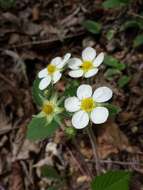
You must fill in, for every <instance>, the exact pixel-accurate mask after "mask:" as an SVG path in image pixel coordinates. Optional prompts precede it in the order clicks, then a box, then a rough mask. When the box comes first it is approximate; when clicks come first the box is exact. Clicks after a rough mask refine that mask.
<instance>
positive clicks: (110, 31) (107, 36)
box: [106, 29, 116, 41]
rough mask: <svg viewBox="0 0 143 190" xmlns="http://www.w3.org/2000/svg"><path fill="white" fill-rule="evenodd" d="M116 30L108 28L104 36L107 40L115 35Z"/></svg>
mask: <svg viewBox="0 0 143 190" xmlns="http://www.w3.org/2000/svg"><path fill="white" fill-rule="evenodd" d="M115 33H116V31H115V30H113V29H110V30H108V32H107V34H106V38H107V40H108V41H110V40H112V39H113V37H114V35H115Z"/></svg>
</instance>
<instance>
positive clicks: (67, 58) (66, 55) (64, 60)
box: [63, 53, 71, 63]
mask: <svg viewBox="0 0 143 190" xmlns="http://www.w3.org/2000/svg"><path fill="white" fill-rule="evenodd" d="M70 57H71V53H66V54H65V55H64V57H63V62H64V63H65V62H67V61H68V60H69V59H70Z"/></svg>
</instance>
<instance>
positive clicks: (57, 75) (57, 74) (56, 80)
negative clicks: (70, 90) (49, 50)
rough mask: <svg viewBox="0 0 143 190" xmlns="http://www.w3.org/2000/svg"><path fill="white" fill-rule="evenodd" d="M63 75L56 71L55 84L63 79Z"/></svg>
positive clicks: (54, 75)
mask: <svg viewBox="0 0 143 190" xmlns="http://www.w3.org/2000/svg"><path fill="white" fill-rule="evenodd" d="M61 76H62V74H61V73H60V72H59V71H56V72H55V73H54V74H53V83H54V84H55V83H56V82H58V81H59V80H60V78H61Z"/></svg>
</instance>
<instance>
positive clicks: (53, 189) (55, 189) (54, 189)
mask: <svg viewBox="0 0 143 190" xmlns="http://www.w3.org/2000/svg"><path fill="white" fill-rule="evenodd" d="M47 190H57V188H55V187H49V188H48V189H47Z"/></svg>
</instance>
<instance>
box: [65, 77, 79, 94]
mask: <svg viewBox="0 0 143 190" xmlns="http://www.w3.org/2000/svg"><path fill="white" fill-rule="evenodd" d="M78 86H79V82H77V81H76V80H73V81H71V82H70V83H68V84H67V87H66V88H65V92H64V95H65V96H75V95H76V90H77V88H78Z"/></svg>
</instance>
